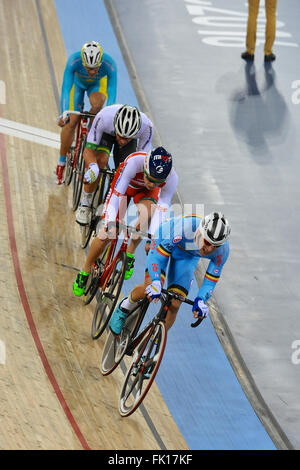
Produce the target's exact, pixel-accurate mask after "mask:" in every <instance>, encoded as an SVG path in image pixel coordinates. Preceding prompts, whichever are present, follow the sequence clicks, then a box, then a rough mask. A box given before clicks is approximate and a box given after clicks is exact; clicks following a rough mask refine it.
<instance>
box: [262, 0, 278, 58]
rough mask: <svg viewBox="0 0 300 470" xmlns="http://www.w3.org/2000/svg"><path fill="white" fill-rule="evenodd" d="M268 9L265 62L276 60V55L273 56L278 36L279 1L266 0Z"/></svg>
mask: <svg viewBox="0 0 300 470" xmlns="http://www.w3.org/2000/svg"><path fill="white" fill-rule="evenodd" d="M265 9H266V20H267V22H266V41H265V60H266V61H272V60H275V58H276V57H275V54H273V44H274V41H275V35H276V9H277V0H265Z"/></svg>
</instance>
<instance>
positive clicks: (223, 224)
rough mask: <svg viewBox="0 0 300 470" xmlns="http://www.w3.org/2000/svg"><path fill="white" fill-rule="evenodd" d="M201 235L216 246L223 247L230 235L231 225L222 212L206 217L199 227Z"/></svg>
mask: <svg viewBox="0 0 300 470" xmlns="http://www.w3.org/2000/svg"><path fill="white" fill-rule="evenodd" d="M199 230H200V233H201V235H202V236H203V237H204V238H205V240H206V241H208V242H209V243H211V244H212V245H214V246H221V245H223V244H224V243H225V242H226V240H227V238H228V237H229V235H230V231H231V229H230V225H229V223H228V221H227V220H226V219H225V217H224V215H223V214H222V213H221V212H212V213H211V214H209V215H207V216H205V217H204V218H203V219H202V220H201V222H200V226H199Z"/></svg>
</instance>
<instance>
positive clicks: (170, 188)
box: [149, 168, 178, 234]
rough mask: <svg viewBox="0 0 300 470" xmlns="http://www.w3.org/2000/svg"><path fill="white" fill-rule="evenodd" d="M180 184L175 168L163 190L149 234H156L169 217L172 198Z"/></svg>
mask: <svg viewBox="0 0 300 470" xmlns="http://www.w3.org/2000/svg"><path fill="white" fill-rule="evenodd" d="M177 183H178V175H177V173H176V171H175V170H174V168H173V169H172V170H171V173H170V175H169V176H168V178H167V180H166V184H165V186H163V187H162V188H161V191H160V194H159V198H158V201H157V206H156V210H155V212H154V214H153V217H152V219H151V223H150V227H149V233H151V234H154V232H155V230H156V229H157V228H158V227H159V225H161V224H162V223H163V222H164V221H165V220H166V217H167V212H168V208H169V206H170V204H171V201H172V197H173V195H174V193H175V191H176V188H177Z"/></svg>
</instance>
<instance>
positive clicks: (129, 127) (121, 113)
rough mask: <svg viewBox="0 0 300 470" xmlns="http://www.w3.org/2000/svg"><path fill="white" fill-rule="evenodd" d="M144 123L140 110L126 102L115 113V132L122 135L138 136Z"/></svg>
mask: <svg viewBox="0 0 300 470" xmlns="http://www.w3.org/2000/svg"><path fill="white" fill-rule="evenodd" d="M141 125H142V119H141V115H140V112H139V110H138V109H137V108H136V107H135V106H129V105H128V104H124V106H122V107H121V108H120V109H119V110H118V111H117V112H116V114H115V117H114V128H115V133H116V134H118V135H119V136H120V137H123V138H126V139H131V138H133V137H135V136H136V134H137V133H138V131H139V130H140V128H141Z"/></svg>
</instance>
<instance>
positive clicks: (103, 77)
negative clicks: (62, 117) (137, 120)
mask: <svg viewBox="0 0 300 470" xmlns="http://www.w3.org/2000/svg"><path fill="white" fill-rule="evenodd" d="M75 88H77V89H79V90H81V91H82V92H84V91H86V92H87V93H88V94H90V92H92V91H100V92H102V93H104V94H105V95H106V96H107V103H106V105H107V106H109V105H111V104H114V103H115V102H116V96H117V65H116V63H115V61H114V59H113V58H112V57H111V56H110V55H109V54H106V53H105V52H103V56H102V62H101V65H100V69H99V72H98V73H97V74H96V75H95V76H94V77H90V76H89V75H88V73H87V71H86V69H85V67H84V65H83V63H82V59H81V51H77V52H74V53H73V54H71V55H70V57H69V59H68V61H67V64H66V67H65V71H64V76H63V83H62V92H61V112H63V111H65V110H67V109H76V105H74V104H73V103H72V100H73V96H74V93H75V92H76V90H75ZM82 96H83V95H82Z"/></svg>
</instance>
